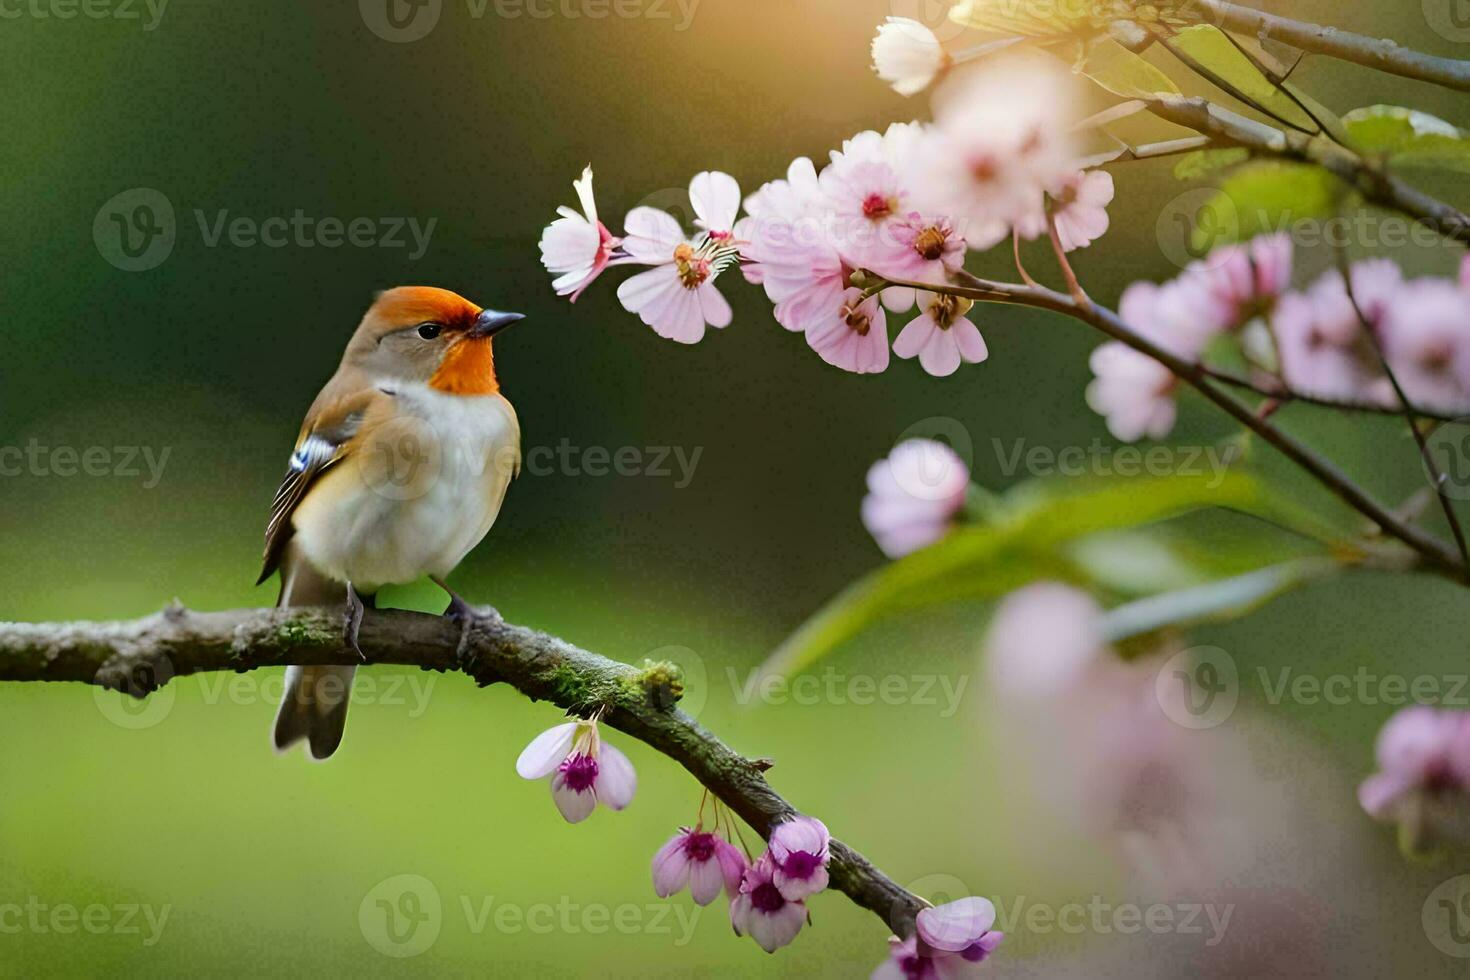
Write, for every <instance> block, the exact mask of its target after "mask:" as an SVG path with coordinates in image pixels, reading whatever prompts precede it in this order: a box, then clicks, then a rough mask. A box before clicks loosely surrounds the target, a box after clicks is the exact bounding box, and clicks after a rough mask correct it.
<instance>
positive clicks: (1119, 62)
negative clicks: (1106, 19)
mask: <svg viewBox="0 0 1470 980" xmlns="http://www.w3.org/2000/svg"><path fill="white" fill-rule="evenodd" d="M1077 70H1078V71H1080V72H1081V73H1082V74H1084V75H1086V76H1087V77H1088V78H1090V79H1092V80H1093V81H1094V82H1096V83H1097V84H1098V85H1101V86H1102V87H1103V88H1105V89H1107V90H1108V91H1109V92H1112V93H1113V94H1114V95H1121V96H1122V97H1123V98H1125V99H1149V98H1154V97H1156V96H1158V95H1160V94H1167V95H1178V94H1179V86H1177V85H1175V84H1174V82H1173V80H1172V79H1170V78H1169V76H1168V75H1165V74H1164V73H1163V72H1162V71H1160V70H1159V69H1158V68H1155V67H1154V66H1153V64H1152V63H1150V62H1149V61H1148V60H1147V59H1146V58H1144V57H1143V56H1142V55H1137V54H1134V53H1133V52H1132V51H1129V50H1128V49H1127V48H1125V47H1123V45H1121V44H1119V43H1118V42H1117V41H1114V40H1113V39H1111V38H1107V39H1104V40H1101V41H1098V42H1097V43H1095V44H1093V45H1091V46H1090V47H1089V48H1088V51H1087V56H1086V57H1085V58H1083V60H1082V64H1081V65H1079V66H1078V69H1077Z"/></svg>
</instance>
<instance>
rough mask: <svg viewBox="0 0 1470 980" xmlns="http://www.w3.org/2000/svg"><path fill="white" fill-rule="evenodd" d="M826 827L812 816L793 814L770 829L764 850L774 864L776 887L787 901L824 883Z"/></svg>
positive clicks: (822, 885)
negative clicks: (796, 815) (767, 842)
mask: <svg viewBox="0 0 1470 980" xmlns="http://www.w3.org/2000/svg"><path fill="white" fill-rule="evenodd" d="M830 840H831V837H830V836H829V835H828V834H827V827H826V825H825V824H823V823H822V821H820V820H818V819H817V818H815V817H796V818H795V819H792V820H788V821H786V822H785V823H782V824H777V825H776V829H775V830H773V831H771V846H770V849H769V851H768V852H767V853H768V854H769V855H770V858H771V863H772V864H773V866H774V868H775V872H774V877H775V881H776V887H777V888H779V889H781V894H782V895H785V896H786V898H787V899H789V900H791V901H800V900H802V899H804V898H806V897H807V896H809V895H815V894H816V893H817V892H819V891H821V890H822V889H824V888H826V887H827V861H828V860H829V859H830V855H829V854H828V853H827V844H828V842H829V841H830Z"/></svg>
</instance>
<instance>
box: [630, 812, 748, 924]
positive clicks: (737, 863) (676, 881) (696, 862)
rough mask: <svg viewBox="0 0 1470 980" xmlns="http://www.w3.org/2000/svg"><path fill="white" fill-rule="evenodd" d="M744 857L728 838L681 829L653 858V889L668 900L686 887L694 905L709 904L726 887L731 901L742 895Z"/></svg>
mask: <svg viewBox="0 0 1470 980" xmlns="http://www.w3.org/2000/svg"><path fill="white" fill-rule="evenodd" d="M746 866H747V862H746V860H745V855H744V854H742V853H741V852H740V849H739V848H737V847H735V846H734V845H733V844H731V843H730V842H729V841H727V840H725V838H723V837H721V836H719V835H718V834H712V833H709V832H707V831H704V830H701V829H700V828H698V827H695V828H692V829H691V828H689V827H681V828H680V829H679V832H678V833H677V834H675V835H674V836H673V837H672V838H670V839H669V842H668V843H667V844H665V845H664V846H663V847H661V848H659V851H658V853H657V854H655V855H654V856H653V890H654V892H655V893H656V894H657V895H658V897H659V898H668V897H669V896H670V895H673V894H675V893H676V892H679V891H682V890H683V889H684V887H685V886H686V885H687V886H688V887H689V894H690V895H692V896H693V897H694V901H695V904H697V905H708V904H709V903H710V902H713V901H714V900H715V896H717V895H719V894H720V889H721V887H723V888H724V889H725V891H726V893H727V894H728V895H729V896H730V898H731V899H734V898H735V897H737V896H738V895H739V894H740V882H741V880H742V879H743V878H744V876H745V869H746Z"/></svg>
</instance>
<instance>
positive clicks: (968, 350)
mask: <svg viewBox="0 0 1470 980" xmlns="http://www.w3.org/2000/svg"><path fill="white" fill-rule="evenodd" d="M949 334H950V336H951V337H953V338H954V340H955V344H956V345H957V346H958V347H959V349H960V356H961V357H963V358H964V359H965V363H966V364H979V363H980V362H981V361H983V360H985V359H986V358H987V357H989V356H990V349H989V348H988V347H986V346H985V338H984V337H982V336H980V328H979V327H977V326H975V324H974V323H972V322H971V321H970V320H969V319H967V318H966V317H960V318H959V319H958V320H956V321H955V322H954V323H952V324H950V326H949Z"/></svg>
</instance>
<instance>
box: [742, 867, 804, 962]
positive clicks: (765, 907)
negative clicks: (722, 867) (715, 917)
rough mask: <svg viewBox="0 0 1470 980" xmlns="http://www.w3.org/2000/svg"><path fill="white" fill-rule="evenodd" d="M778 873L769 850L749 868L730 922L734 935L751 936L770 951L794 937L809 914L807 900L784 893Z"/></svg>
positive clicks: (762, 947) (764, 948) (772, 951)
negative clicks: (776, 878)
mask: <svg viewBox="0 0 1470 980" xmlns="http://www.w3.org/2000/svg"><path fill="white" fill-rule="evenodd" d="M775 876H776V866H775V863H774V861H773V860H772V857H771V853H770V852H769V851H767V852H766V853H765V854H762V855H761V856H760V858H759V859H757V860H756V862H755V864H752V865H751V866H750V867H749V868H747V869H746V872H745V876H744V878H743V879H742V881H741V882H740V894H739V895H737V896H736V897H735V898H734V899H733V900H732V901H731V902H730V924H731V925H732V926H733V927H734V928H735V935H737V936H750V937H751V938H752V939H754V940H755V941H756V942H757V943H758V944H760V947H761V949H763V950H765V951H766V952H767V953H774V952H775V951H776V950H778V949H780V948H781V947H782V946H785V945H786V944H788V943H790V942H791V941H792V940H793V939H795V938H796V934H797V933H798V932H800V931H801V927H802V926H803V925H805V924H806V916H807V912H806V903H805V902H802V901H792V900H791V899H788V898H787V897H786V896H784V895H783V894H781V889H780V888H778V887H776V881H775Z"/></svg>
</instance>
